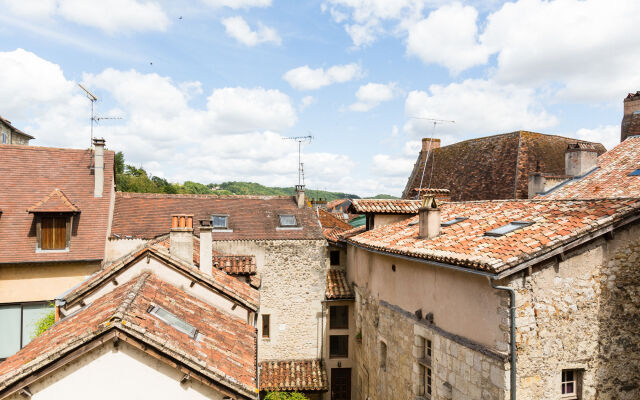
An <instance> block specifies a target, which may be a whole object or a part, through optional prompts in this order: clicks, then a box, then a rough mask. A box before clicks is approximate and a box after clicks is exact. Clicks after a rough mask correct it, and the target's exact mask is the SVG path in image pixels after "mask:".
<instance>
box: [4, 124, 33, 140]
mask: <svg viewBox="0 0 640 400" xmlns="http://www.w3.org/2000/svg"><path fill="white" fill-rule="evenodd" d="M29 140H31V138H30V137H28V136H25V135H22V134H20V133H19V132H16V131H14V130H13V129H11V128H10V127H9V126H7V125H5V124H4V123H3V122H2V121H0V144H21V145H28V144H29Z"/></svg>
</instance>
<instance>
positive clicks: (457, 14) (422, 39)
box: [407, 3, 489, 74]
mask: <svg viewBox="0 0 640 400" xmlns="http://www.w3.org/2000/svg"><path fill="white" fill-rule="evenodd" d="M477 19H478V11H476V9H475V8H473V7H470V6H462V5H461V4H460V3H454V4H452V5H447V6H443V7H441V8H439V9H437V10H435V11H433V12H431V13H430V14H429V16H428V17H427V18H425V19H423V20H421V21H419V22H417V23H415V24H412V25H411V26H410V27H409V32H408V34H409V35H408V38H407V53H408V54H411V55H416V56H418V57H419V58H420V59H421V60H422V61H423V62H424V63H427V64H428V63H438V64H441V65H444V66H445V67H447V68H448V69H449V70H450V71H451V72H452V73H453V74H457V73H459V72H461V71H463V70H465V69H467V68H469V67H472V66H474V65H478V64H485V63H486V62H487V59H488V55H489V54H488V52H487V50H486V49H485V48H484V46H482V45H481V44H479V43H478V29H477V26H476V20H477Z"/></svg>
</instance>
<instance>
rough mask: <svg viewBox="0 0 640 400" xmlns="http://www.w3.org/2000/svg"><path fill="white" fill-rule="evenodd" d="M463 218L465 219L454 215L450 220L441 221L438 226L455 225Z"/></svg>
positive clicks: (463, 218)
mask: <svg viewBox="0 0 640 400" xmlns="http://www.w3.org/2000/svg"><path fill="white" fill-rule="evenodd" d="M465 219H467V217H455V218H454V219H452V220H450V221H445V222H443V223H441V224H440V226H451V225H455V224H457V223H458V222H462V221H464V220H465Z"/></svg>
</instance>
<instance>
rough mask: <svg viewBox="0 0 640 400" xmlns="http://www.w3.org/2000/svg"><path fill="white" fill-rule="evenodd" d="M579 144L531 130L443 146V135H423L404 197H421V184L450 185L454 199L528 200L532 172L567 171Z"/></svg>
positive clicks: (600, 150) (597, 146) (601, 150)
mask: <svg viewBox="0 0 640 400" xmlns="http://www.w3.org/2000/svg"><path fill="white" fill-rule="evenodd" d="M576 142H577V139H571V138H566V137H562V136H556V135H545V134H542V133H535V132H527V131H516V132H511V133H505V134H502V135H494V136H487V137H482V138H477V139H470V140H465V141H462V142H458V143H454V144H451V145H449V146H442V147H440V140H439V139H433V142H431V141H430V139H423V140H422V149H421V151H420V153H419V154H418V159H417V161H416V163H415V164H414V167H413V170H412V172H411V175H410V176H409V179H408V181H407V185H406V186H405V189H404V191H403V192H402V198H403V199H416V198H418V197H419V194H418V192H417V191H416V189H419V188H421V187H422V188H440V189H449V190H450V196H451V200H453V201H468V200H497V199H526V198H528V178H529V176H530V175H531V174H532V173H534V172H536V171H538V172H541V173H544V174H547V175H550V176H556V175H564V173H565V160H564V158H565V150H566V148H567V145H569V144H572V143H576ZM430 144H431V145H430ZM590 144H591V145H592V146H594V148H595V149H596V151H597V153H598V154H602V153H604V152H605V151H606V149H605V148H604V146H602V145H601V144H599V143H590ZM429 149H430V150H429ZM427 155H429V159H428V160H426V161H427V162H426V166H425V159H426V158H427Z"/></svg>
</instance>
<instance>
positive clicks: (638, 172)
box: [629, 168, 640, 176]
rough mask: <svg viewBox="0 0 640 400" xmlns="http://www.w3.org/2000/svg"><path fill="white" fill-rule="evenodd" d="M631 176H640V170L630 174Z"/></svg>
mask: <svg viewBox="0 0 640 400" xmlns="http://www.w3.org/2000/svg"><path fill="white" fill-rule="evenodd" d="M629 176H640V168H638V169H637V170H635V171H633V172H629Z"/></svg>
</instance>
